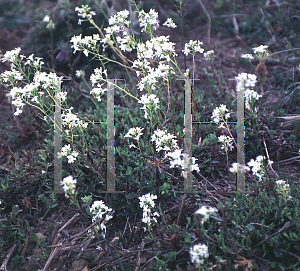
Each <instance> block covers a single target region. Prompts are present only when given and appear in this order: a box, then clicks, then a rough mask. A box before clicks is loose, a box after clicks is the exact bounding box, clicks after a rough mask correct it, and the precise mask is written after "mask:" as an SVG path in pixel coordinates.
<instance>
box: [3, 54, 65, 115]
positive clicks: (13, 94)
mask: <svg viewBox="0 0 300 271" xmlns="http://www.w3.org/2000/svg"><path fill="white" fill-rule="evenodd" d="M20 51H21V49H20V48H16V49H14V50H11V51H7V52H6V53H5V54H4V56H3V57H2V62H6V61H8V62H11V63H10V65H11V70H10V71H4V72H3V73H2V74H1V75H0V76H1V78H2V80H3V82H4V83H6V84H7V86H8V87H9V88H10V89H11V91H10V93H8V94H6V96H8V97H9V99H11V100H12V104H13V105H14V106H15V107H16V112H15V113H14V115H15V116H18V115H19V114H21V113H22V108H23V106H24V105H25V103H24V101H25V100H26V99H27V100H28V101H31V102H35V103H37V102H38V95H37V94H39V95H40V96H41V95H44V90H46V89H47V91H48V90H54V89H55V88H56V87H57V85H60V83H61V80H62V77H58V76H57V75H56V74H55V73H52V72H50V73H46V72H40V70H41V66H42V65H43V64H44V62H43V61H42V58H38V57H36V58H34V57H33V55H30V56H29V57H27V58H26V57H25V56H24V55H20ZM25 59H26V61H25ZM26 65H28V66H29V67H28V70H29V71H32V70H31V69H33V74H34V77H33V80H32V81H31V82H30V81H29V80H30V79H29V77H27V76H24V71H23V70H24V69H25V66H26ZM20 83H26V84H25V86H24V87H22V86H21V85H20ZM36 92H38V93H36Z"/></svg>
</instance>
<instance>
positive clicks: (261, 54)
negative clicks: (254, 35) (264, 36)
mask: <svg viewBox="0 0 300 271" xmlns="http://www.w3.org/2000/svg"><path fill="white" fill-rule="evenodd" d="M268 47H269V46H268V45H260V46H259V47H254V48H252V49H253V51H254V54H255V55H256V57H257V58H258V59H259V60H260V62H261V61H264V60H265V59H266V58H267V57H268V56H269V52H268V51H267V48H268ZM241 57H242V58H247V59H249V60H252V59H254V57H253V55H252V54H243V55H242V56H241Z"/></svg>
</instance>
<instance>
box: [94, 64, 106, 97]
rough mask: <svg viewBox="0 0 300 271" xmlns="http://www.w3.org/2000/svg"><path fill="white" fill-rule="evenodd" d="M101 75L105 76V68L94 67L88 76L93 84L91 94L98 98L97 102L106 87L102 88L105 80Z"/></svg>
mask: <svg viewBox="0 0 300 271" xmlns="http://www.w3.org/2000/svg"><path fill="white" fill-rule="evenodd" d="M103 75H105V76H106V77H107V70H103V71H102V68H100V69H99V68H96V69H94V73H92V74H91V76H90V80H91V82H92V86H93V89H92V90H91V94H92V95H93V96H94V97H95V98H96V99H97V100H98V102H101V96H102V95H103V93H104V92H105V91H107V88H103V84H104V82H105V78H104V77H103Z"/></svg>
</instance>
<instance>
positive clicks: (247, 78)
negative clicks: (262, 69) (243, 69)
mask: <svg viewBox="0 0 300 271" xmlns="http://www.w3.org/2000/svg"><path fill="white" fill-rule="evenodd" d="M235 79H236V80H237V84H236V89H237V91H244V97H245V106H246V109H248V110H251V107H250V103H251V102H253V101H254V100H258V99H259V98H260V97H261V95H259V94H258V93H257V92H255V91H254V90H253V88H254V87H255V83H256V82H257V80H256V75H255V74H247V73H240V74H239V75H238V76H237V77H236V78H235Z"/></svg>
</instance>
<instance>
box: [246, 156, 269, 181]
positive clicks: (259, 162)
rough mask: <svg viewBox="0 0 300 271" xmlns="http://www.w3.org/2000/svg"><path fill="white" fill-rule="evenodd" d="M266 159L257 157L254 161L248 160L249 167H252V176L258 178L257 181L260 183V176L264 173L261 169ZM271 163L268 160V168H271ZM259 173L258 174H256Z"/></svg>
mask: <svg viewBox="0 0 300 271" xmlns="http://www.w3.org/2000/svg"><path fill="white" fill-rule="evenodd" d="M264 159H266V157H265V156H262V155H259V156H257V157H256V159H255V161H254V160H253V159H251V160H250V162H249V163H248V166H249V167H252V174H253V175H256V176H258V178H259V180H260V181H261V178H262V176H263V175H264V173H265V169H264V168H263V162H264ZM272 164H273V161H271V160H268V166H271V165H272ZM258 172H260V173H258Z"/></svg>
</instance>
